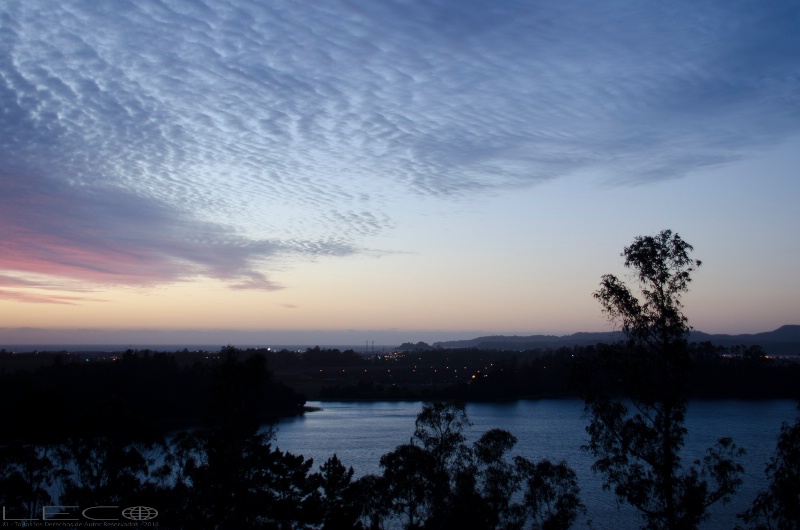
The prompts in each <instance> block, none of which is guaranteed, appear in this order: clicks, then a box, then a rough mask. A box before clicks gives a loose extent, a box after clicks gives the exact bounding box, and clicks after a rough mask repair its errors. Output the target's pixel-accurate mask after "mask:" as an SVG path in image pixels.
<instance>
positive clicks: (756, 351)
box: [320, 342, 800, 401]
mask: <svg viewBox="0 0 800 530" xmlns="http://www.w3.org/2000/svg"><path fill="white" fill-rule="evenodd" d="M617 348H618V345H604V344H598V345H595V346H575V347H572V348H566V347H564V348H559V349H558V350H532V351H525V352H518V351H497V350H478V349H474V348H469V349H455V350H444V349H439V350H429V351H407V352H402V353H401V354H395V355H392V356H373V357H369V358H366V359H363V360H362V361H361V363H360V366H362V367H368V369H367V370H363V371H362V372H361V373H360V374H359V373H356V374H355V375H349V376H348V377H349V379H350V380H349V381H347V379H346V378H345V377H344V376H342V377H340V380H339V381H336V383H335V384H330V385H328V386H326V387H325V388H323V390H322V391H321V393H320V398H321V399H328V400H336V399H344V400H348V399H354V400H371V399H387V400H391V399H418V400H434V399H440V400H442V399H444V400H447V399H455V400H461V401H492V400H514V399H521V398H562V397H568V398H579V397H582V391H583V388H582V386H581V385H582V381H581V372H582V371H585V370H586V369H587V368H586V367H587V366H588V365H591V363H592V362H594V361H596V360H597V359H599V358H600V357H602V356H603V355H604V352H607V351H612V350H613V351H616V349H617ZM688 349H689V355H690V358H691V362H692V366H691V369H690V371H689V372H690V379H689V382H688V393H689V397H690V398H698V399H711V398H716V399H800V387H799V386H798V385H797V381H798V380H800V359H798V358H772V357H768V356H767V355H766V354H765V353H764V350H763V349H762V348H760V347H758V346H734V347H720V346H714V345H712V344H711V343H708V342H704V343H692V344H690V345H689V346H688ZM325 351H327V350H323V351H322V352H321V353H324V352H325ZM333 375H335V374H333ZM326 377H328V378H329V379H330V377H329V376H326Z"/></svg>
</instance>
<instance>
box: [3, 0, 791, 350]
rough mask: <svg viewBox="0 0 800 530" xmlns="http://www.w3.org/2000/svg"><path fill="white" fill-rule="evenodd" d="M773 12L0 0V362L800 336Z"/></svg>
mask: <svg viewBox="0 0 800 530" xmlns="http://www.w3.org/2000/svg"><path fill="white" fill-rule="evenodd" d="M798 27H800V4H798V3H797V2H794V1H788V0H787V1H781V0H774V1H770V2H754V1H751V0H747V1H737V0H719V1H709V2H701V3H698V2H693V1H676V2H638V1H637V2H633V1H619V0H610V1H607V2H590V1H569V0H568V1H564V2H545V1H535V0H531V1H524V2H515V1H503V2H477V1H470V0H465V1H453V0H440V1H422V0H420V1H414V0H404V1H394V0H386V1H381V2H373V1H366V0H362V1H336V0H331V1H326V2H290V1H280V0H276V1H271V2H262V1H258V0H229V1H221V0H220V1H211V0H206V1H202V0H191V1H190V0H116V1H113V2H111V1H108V2H105V1H103V2H98V1H95V0H85V1H82V0H62V1H60V2H50V1H46V0H0V344H19V343H94V342H103V343H134V344H142V343H153V342H157V343H169V344H171V343H175V344H180V343H209V342H210V343H215V344H216V343H218V344H270V343H280V344H309V343H329V344H361V343H365V341H375V342H376V344H395V343H397V344H399V343H400V342H405V341H413V342H416V341H420V340H422V341H429V342H432V341H438V340H450V339H464V338H472V337H476V336H481V335H490V334H506V335H513V334H523V335H529V334H539V333H542V334H555V335H562V334H568V333H574V332H579V331H605V330H611V329H613V325H612V323H610V322H608V321H607V319H606V318H605V316H604V315H603V314H602V312H601V310H600V306H599V304H598V303H597V301H596V300H594V299H593V297H592V293H593V292H594V291H595V290H597V288H598V286H599V282H600V278H601V276H602V275H603V274H606V273H612V274H617V275H619V276H620V277H624V276H625V274H626V271H625V269H624V267H623V266H622V258H621V257H620V253H621V252H622V250H623V248H624V247H625V246H627V245H629V244H630V243H631V242H632V241H633V239H634V238H635V237H636V236H640V235H654V234H656V233H658V232H659V231H661V230H663V229H671V230H673V231H674V232H677V233H678V234H679V235H680V236H681V237H682V238H683V239H684V240H685V241H687V242H689V243H690V244H691V245H693V247H694V252H693V256H694V257H695V258H697V259H700V260H701V261H702V262H703V265H702V267H701V268H700V269H699V270H698V271H697V272H696V273H694V276H693V278H694V281H693V283H692V290H691V292H690V293H688V294H687V295H686V296H685V298H684V303H685V306H686V307H685V312H686V315H687V316H688V318H689V322H690V324H691V325H693V326H694V328H695V329H698V330H701V331H705V332H708V333H731V334H735V333H755V332H761V331H769V330H772V329H775V328H777V327H779V326H781V325H784V324H800V280H798V276H797V264H798V263H800V237H798V236H797V232H798V228H800V208H798V199H800V182H798V167H800V32H798V31H797V28H798Z"/></svg>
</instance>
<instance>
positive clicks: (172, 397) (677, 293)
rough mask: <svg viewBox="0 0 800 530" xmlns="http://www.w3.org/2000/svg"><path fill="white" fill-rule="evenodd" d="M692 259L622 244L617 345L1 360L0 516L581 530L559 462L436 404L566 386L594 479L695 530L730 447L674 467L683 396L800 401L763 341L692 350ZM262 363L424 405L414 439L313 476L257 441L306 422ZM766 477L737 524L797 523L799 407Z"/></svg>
mask: <svg viewBox="0 0 800 530" xmlns="http://www.w3.org/2000/svg"><path fill="white" fill-rule="evenodd" d="M691 250H692V247H691V246H690V245H688V244H687V243H685V242H684V241H682V240H681V239H680V238H679V237H678V236H677V234H675V235H673V234H672V233H671V232H670V231H664V232H661V233H659V234H658V235H657V236H654V237H639V238H636V239H635V240H634V243H633V244H632V245H631V246H630V247H626V248H625V250H624V252H623V256H624V257H625V265H626V267H628V268H630V269H631V270H632V271H633V272H634V273H635V276H636V277H637V280H638V284H637V285H638V291H637V292H634V291H632V290H630V288H629V287H628V286H627V285H625V284H624V283H623V282H621V281H619V280H618V279H617V278H616V277H614V276H611V275H606V276H604V277H603V278H602V282H601V284H600V289H599V290H598V291H597V292H596V293H595V298H596V299H597V300H598V301H599V302H600V304H601V306H602V308H603V311H604V312H605V313H606V315H607V316H608V318H609V319H610V320H612V321H613V322H614V323H615V324H617V325H618V327H619V328H620V329H621V330H622V332H623V334H624V336H625V340H623V341H622V342H620V343H618V344H613V345H597V346H595V347H582V348H572V349H562V350H558V351H555V352H530V353H527V354H526V353H519V352H517V353H515V354H513V355H512V356H511V357H508V356H506V357H503V356H502V355H503V354H502V353H497V352H484V351H478V350H464V351H452V350H448V351H425V352H420V351H413V352H405V353H396V354H392V355H381V356H376V357H373V358H371V359H365V358H362V357H361V356H359V355H357V354H355V352H339V351H336V350H321V349H319V348H316V349H310V350H308V351H306V352H304V353H303V354H297V353H294V352H286V351H284V352H278V353H269V352H257V351H249V352H242V351H239V350H236V349H235V348H232V347H228V348H224V349H223V350H222V351H221V352H220V353H219V354H218V355H212V356H208V357H209V358H208V359H206V358H205V356H203V359H202V360H201V359H196V362H187V359H189V358H188V357H187V356H186V355H187V354H188V352H186V353H184V354H182V355H177V354H163V353H152V352H133V351H129V352H127V353H126V354H124V355H122V356H120V357H118V358H117V357H114V356H111V357H105V358H101V359H97V360H95V361H94V362H86V359H81V360H79V361H73V360H71V358H70V359H65V356H56V357H53V358H52V359H53V362H52V363H45V364H44V365H42V366H38V365H37V366H38V367H35V368H34V369H32V370H25V369H9V367H11V366H12V365H13V364H14V363H15V362H16V361H18V360H19V359H16V358H3V359H0V361H3V365H2V366H3V369H4V370H5V371H4V372H3V374H2V375H1V376H0V406H2V410H3V411H4V415H5V417H4V423H3V429H2V431H0V504H1V505H2V507H3V512H2V513H3V519H4V520H5V521H8V522H10V521H14V523H13V524H14V525H19V526H26V525H29V526H39V524H38V523H42V522H43V521H44V520H47V521H48V522H58V523H59V525H60V526H61V527H66V528H69V527H76V528H77V527H84V526H86V525H87V524H88V523H92V524H101V523H102V524H109V525H112V526H113V525H114V524H124V525H125V526H127V527H142V528H144V527H149V525H152V524H154V523H157V525H158V527H159V528H165V529H172V528H174V529H216V530H223V529H225V530H227V529H245V528H247V529H249V528H264V529H289V528H298V529H299V528H309V529H311V528H314V529H347V528H352V529H357V528H361V529H365V528H369V529H379V528H396V527H402V528H406V529H423V528H424V529H432V528H437V529H442V528H444V529H450V528H453V529H456V528H458V529H461V528H469V529H476V530H479V529H501V528H502V529H523V528H531V529H541V530H545V529H547V530H557V529H566V528H570V527H574V526H587V525H588V526H591V522H590V521H586V520H585V516H584V511H583V505H582V503H581V501H580V489H579V485H578V483H577V479H576V475H575V473H574V471H573V470H572V469H570V467H569V466H568V464H567V463H565V462H551V461H549V460H547V459H543V460H540V461H537V462H534V461H531V460H529V459H527V458H526V457H525V455H514V454H513V449H514V446H515V442H516V439H515V438H514V435H513V434H512V433H510V432H507V431H504V430H500V429H491V430H489V431H487V432H486V433H484V434H483V435H482V436H481V437H480V438H479V439H478V440H477V441H476V442H474V443H472V444H468V443H467V442H466V440H465V438H464V435H463V430H464V428H465V427H466V426H468V425H469V420H468V418H467V417H466V413H465V408H464V406H463V405H462V404H459V402H456V401H446V402H445V401H438V399H441V398H445V397H446V398H459V399H462V400H463V399H514V398H518V397H522V396H525V397H530V396H548V397H552V396H574V395H580V396H581V397H582V398H583V399H584V402H585V410H586V413H587V416H588V418H589V419H588V425H587V433H588V435H589V443H588V444H587V445H586V446H585V447H584V450H585V451H587V452H588V453H590V454H591V455H592V456H593V457H594V459H595V460H594V466H593V470H594V471H595V472H596V473H598V474H600V475H601V476H602V477H603V487H604V489H607V490H610V491H611V492H613V494H614V495H615V496H616V499H617V501H618V502H620V503H625V504H630V505H631V506H633V507H634V508H636V509H637V510H639V513H640V514H641V524H642V528H645V529H649V530H661V529H664V530H684V529H695V528H698V526H699V524H700V523H702V522H703V521H705V520H706V519H707V518H708V508H709V506H711V505H712V504H714V503H717V502H720V503H725V502H727V500H728V499H729V498H730V496H731V495H732V494H733V493H734V492H735V491H736V490H737V489H738V488H739V486H740V485H741V483H742V473H743V470H742V466H741V464H740V463H739V459H740V457H741V455H742V451H741V450H740V449H738V448H737V446H736V443H735V440H732V439H730V438H729V437H726V436H725V433H720V438H719V440H718V443H717V444H716V445H715V446H714V447H711V448H709V449H708V451H707V453H706V455H705V457H704V458H703V459H701V460H698V461H696V462H693V463H684V462H682V461H681V448H682V446H683V444H684V439H685V436H686V434H687V432H686V428H685V427H684V416H685V412H686V405H687V401H688V399H689V398H690V397H748V398H773V397H797V394H796V392H797V389H796V388H795V386H796V381H797V380H798V378H797V375H798V374H797V366H798V365H797V364H794V363H786V362H782V361H779V360H776V359H769V358H767V357H766V356H765V355H764V354H763V351H761V350H759V349H758V348H752V347H750V348H746V349H739V350H737V349H719V348H715V347H714V346H712V345H709V344H695V345H689V344H688V343H687V337H688V333H689V330H690V329H691V328H690V327H689V326H688V323H687V320H686V318H685V317H684V315H683V314H682V311H681V308H682V305H681V302H680V298H681V294H682V293H684V292H685V291H686V290H688V284H689V282H690V281H691V272H692V271H693V270H694V269H695V268H696V267H698V266H700V262H699V261H697V260H694V259H692V258H691V257H690V256H689V253H690V251H691ZM0 355H8V354H0ZM25 361H26V362H27V361H29V359H25ZM268 365H271V366H272V367H273V368H274V369H275V370H277V371H278V372H279V373H283V374H284V377H282V378H281V379H282V381H284V382H286V381H291V380H292V378H294V379H293V380H294V381H297V382H304V384H305V388H312V389H313V388H317V389H318V390H319V391H320V392H321V393H323V395H326V396H328V397H335V398H348V399H387V398H394V399H401V398H404V397H408V398H413V399H419V398H423V399H426V400H428V401H429V402H428V403H427V404H426V405H424V406H423V407H422V410H421V411H420V413H419V415H418V416H417V421H416V424H415V430H414V432H413V434H412V436H411V438H410V440H409V443H406V444H401V445H399V446H398V447H397V448H396V449H395V450H393V451H391V452H389V453H387V454H385V455H383V456H382V457H381V458H380V467H381V469H382V473H381V474H380V475H367V476H363V477H360V478H358V479H354V471H353V469H352V468H347V467H346V465H345V463H343V462H341V461H340V460H339V459H338V458H337V456H336V455H335V454H333V455H331V456H330V458H328V459H327V460H326V461H325V462H324V463H322V465H320V466H319V468H316V469H315V468H314V462H312V461H311V460H308V459H305V458H303V457H302V456H297V455H293V454H291V453H288V452H283V451H280V450H279V449H277V448H273V447H272V444H271V441H272V430H271V429H270V428H268V427H264V425H268V424H269V422H270V421H273V420H275V419H276V418H279V417H281V416H285V415H291V414H299V413H302V411H303V406H304V404H305V397H304V396H303V395H302V394H300V393H298V392H297V391H295V390H292V389H291V388H290V387H289V386H287V385H285V384H284V383H283V382H279V381H278V380H277V378H276V377H275V376H274V375H273V372H272V370H271V369H270V368H269V367H268ZM312 367H313V368H312ZM440 371H441V373H440ZM320 381H322V382H325V383H337V382H341V381H349V382H350V383H349V384H344V385H338V384H336V385H334V386H327V387H322V386H320V385H319V383H320ZM435 399H437V400H435ZM183 428H189V429H188V430H180V429H183ZM765 473H766V476H767V479H768V486H767V488H766V489H765V490H763V491H762V492H760V493H759V494H758V496H757V497H756V498H755V499H754V500H753V503H752V505H751V507H750V508H749V509H748V510H746V511H745V512H744V513H742V514H739V517H740V520H741V524H742V525H743V528H747V529H754V530H762V529H764V530H766V529H777V530H789V529H798V528H800V417H799V418H798V420H797V421H796V422H795V424H794V425H789V424H785V425H783V427H782V430H781V434H780V436H779V439H778V443H777V446H776V451H775V454H774V456H773V458H772V460H771V462H770V464H769V465H768V467H767V469H766V470H765ZM70 520H71V521H72V522H70Z"/></svg>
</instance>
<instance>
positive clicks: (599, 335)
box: [433, 325, 800, 355]
mask: <svg viewBox="0 0 800 530" xmlns="http://www.w3.org/2000/svg"><path fill="white" fill-rule="evenodd" d="M621 338H622V333H620V332H618V331H609V332H595V333H591V332H588V333H587V332H582V333H573V334H572V335H563V336H559V335H529V336H518V335H512V336H505V335H492V336H488V337H478V338H475V339H468V340H450V341H444V342H436V343H434V344H433V347H434V348H478V349H484V350H520V351H521V350H535V349H542V350H546V349H557V348H561V347H565V346H566V347H570V346H588V345H592V344H597V343H599V342H604V343H612V342H615V341H617V340H619V339H621ZM689 340H690V341H691V342H706V341H708V342H710V343H712V344H714V345H716V346H738V345H742V346H756V345H758V346H761V347H762V348H764V350H765V351H766V352H767V353H768V354H771V355H800V326H798V325H792V326H781V327H779V328H778V329H776V330H774V331H766V332H763V333H752V334H742V335H725V334H709V333H703V332H702V331H693V332H692V333H691V335H690V339H689Z"/></svg>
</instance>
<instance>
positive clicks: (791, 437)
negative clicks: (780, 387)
mask: <svg viewBox="0 0 800 530" xmlns="http://www.w3.org/2000/svg"><path fill="white" fill-rule="evenodd" d="M798 409H799V410H800V407H798ZM765 472H766V475H767V479H768V480H769V485H768V486H767V489H766V490H764V491H761V492H759V493H758V495H757V496H756V498H755V500H754V501H753V504H752V506H751V507H750V508H749V509H748V510H747V511H746V512H744V513H742V514H740V515H739V517H741V518H742V520H743V521H744V522H745V523H746V524H747V528H750V529H753V530H798V529H800V417H798V418H797V420H795V423H794V425H789V424H788V423H783V425H782V426H781V433H780V435H779V436H778V444H777V447H776V449H775V454H774V455H773V456H772V457H771V458H770V461H769V464H767V468H766V470H765Z"/></svg>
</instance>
